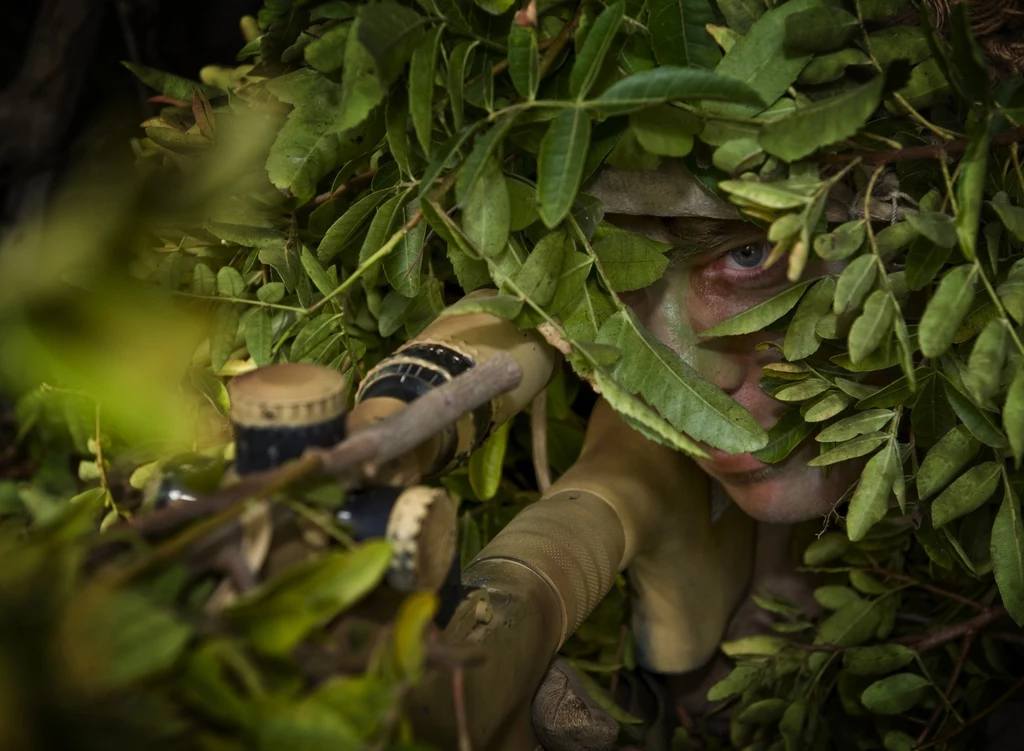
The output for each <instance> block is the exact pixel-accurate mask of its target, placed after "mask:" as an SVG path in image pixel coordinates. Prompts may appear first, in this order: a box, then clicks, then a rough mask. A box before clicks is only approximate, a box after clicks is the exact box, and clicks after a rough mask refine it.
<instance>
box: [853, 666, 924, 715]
mask: <svg viewBox="0 0 1024 751" xmlns="http://www.w3.org/2000/svg"><path fill="white" fill-rule="evenodd" d="M930 685H931V684H930V683H929V682H928V680H927V679H925V678H922V677H921V676H919V675H916V674H914V673H897V674H896V675H890V676H889V677H888V678H883V679H882V680H880V681H875V682H874V683H872V684H871V685H870V686H868V687H867V688H866V689H864V693H863V694H861V695H860V700H861V703H863V704H864V706H865V707H867V708H868V709H869V710H870V711H872V712H874V713H875V714H882V715H898V714H903V713H904V712H906V711H907V710H909V709H911V708H912V707H913V706H914V705H915V704H917V703H918V702H919V701H921V699H923V698H924V695H925V689H926V688H928V686H930Z"/></svg>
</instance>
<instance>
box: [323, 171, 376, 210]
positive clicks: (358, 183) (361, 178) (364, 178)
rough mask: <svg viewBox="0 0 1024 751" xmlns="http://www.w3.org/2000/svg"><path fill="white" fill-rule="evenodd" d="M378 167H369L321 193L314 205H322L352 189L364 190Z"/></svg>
mask: <svg viewBox="0 0 1024 751" xmlns="http://www.w3.org/2000/svg"><path fill="white" fill-rule="evenodd" d="M377 169H378V168H377V167H374V168H373V169H369V170H367V171H366V172H363V173H362V174H360V175H356V176H355V177H353V178H352V179H351V180H346V181H345V182H343V183H342V184H341V185H339V186H338V187H337V188H335V189H334V190H329V191H327V192H326V193H321V194H320V195H318V196H317V197H316V198H314V199H313V205H314V206H320V205H321V204H325V203H327V202H328V201H333V200H334V199H335V198H338V197H340V196H342V195H344V194H345V193H347V192H348V191H350V190H362V188H363V187H364V186H365V185H366V184H367V183H368V182H370V180H372V179H373V176H374V175H376V174H377Z"/></svg>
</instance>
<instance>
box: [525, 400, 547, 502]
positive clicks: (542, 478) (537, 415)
mask: <svg viewBox="0 0 1024 751" xmlns="http://www.w3.org/2000/svg"><path fill="white" fill-rule="evenodd" d="M530 438H531V441H530V444H531V447H532V449H533V452H532V453H533V474H534V476H536V478H537V489H538V490H540V492H541V493H543V492H545V491H546V490H547V489H548V488H550V487H551V465H550V464H549V463H548V390H547V389H544V390H543V391H541V392H540V393H539V394H537V396H535V397H534V398H533V404H531V405H530Z"/></svg>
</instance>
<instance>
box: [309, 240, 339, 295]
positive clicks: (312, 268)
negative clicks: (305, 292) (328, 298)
mask: <svg viewBox="0 0 1024 751" xmlns="http://www.w3.org/2000/svg"><path fill="white" fill-rule="evenodd" d="M301 258H302V268H303V269H305V271H306V275H307V276H309V280H310V281H311V282H313V285H314V286H315V287H316V288H317V289H318V290H320V294H322V295H329V294H330V293H331V292H332V291H333V290H334V288H335V286H337V285H336V284H335V283H334V282H333V281H332V280H331V278H330V277H329V276H328V275H327V272H326V271H324V267H323V266H321V265H320V262H319V261H318V260H316V256H315V255H313V253H312V251H311V250H310V249H309V248H307V247H306V246H305V245H303V246H302V256H301Z"/></svg>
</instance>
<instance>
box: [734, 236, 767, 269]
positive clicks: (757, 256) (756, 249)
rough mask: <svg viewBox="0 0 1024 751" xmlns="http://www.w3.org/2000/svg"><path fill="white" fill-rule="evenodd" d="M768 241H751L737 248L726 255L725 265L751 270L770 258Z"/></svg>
mask: <svg viewBox="0 0 1024 751" xmlns="http://www.w3.org/2000/svg"><path fill="white" fill-rule="evenodd" d="M770 250H771V249H770V248H769V246H768V243H763V242H761V243H751V244H750V245H744V246H743V247H742V248H736V249H735V250H731V251H729V252H728V253H727V254H726V255H725V259H724V260H725V264H724V265H725V267H726V268H728V269H733V270H736V271H749V270H751V269H756V268H757V267H758V266H760V265H761V264H763V263H764V262H765V261H766V260H768V254H769V252H770Z"/></svg>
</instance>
